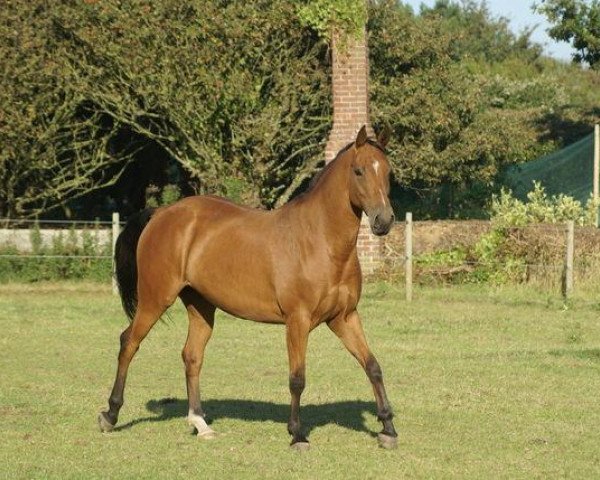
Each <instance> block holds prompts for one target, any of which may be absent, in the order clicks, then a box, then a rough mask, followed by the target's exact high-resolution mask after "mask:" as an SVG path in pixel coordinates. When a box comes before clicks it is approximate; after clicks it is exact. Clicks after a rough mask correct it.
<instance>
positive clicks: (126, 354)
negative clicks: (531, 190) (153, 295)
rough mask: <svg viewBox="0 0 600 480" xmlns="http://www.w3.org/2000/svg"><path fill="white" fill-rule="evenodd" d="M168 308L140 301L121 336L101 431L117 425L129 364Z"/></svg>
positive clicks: (99, 421) (102, 413) (107, 430)
mask: <svg viewBox="0 0 600 480" xmlns="http://www.w3.org/2000/svg"><path fill="white" fill-rule="evenodd" d="M166 308H167V307H165V306H161V305H158V304H157V303H155V302H142V301H140V302H139V303H138V308H137V311H136V314H135V317H133V321H132V322H131V323H130V324H129V326H128V327H127V328H126V329H125V330H124V331H123V333H122V334H121V337H120V340H121V348H120V350H119V363H118V367H117V376H116V378H115V383H114V385H113V388H112V392H111V394H110V397H109V398H108V411H104V412H101V413H100V415H99V416H98V424H99V425H100V430H102V431H103V432H110V431H111V430H112V429H113V428H114V426H115V425H116V423H117V420H118V418H119V410H121V407H122V406H123V391H124V390H125V380H126V379H127V370H128V368H129V364H130V363H131V360H132V359H133V356H134V355H135V353H136V352H137V350H138V348H139V346H140V343H141V341H142V340H143V339H144V338H145V337H146V335H147V334H148V332H149V331H150V329H151V328H152V327H153V326H154V324H155V323H156V321H157V320H158V319H159V318H160V316H161V315H162V314H163V313H164V311H165V310H166Z"/></svg>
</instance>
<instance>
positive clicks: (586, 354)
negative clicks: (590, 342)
mask: <svg viewBox="0 0 600 480" xmlns="http://www.w3.org/2000/svg"><path fill="white" fill-rule="evenodd" d="M549 353H550V355H552V356H553V357H572V358H576V359H578V360H591V361H593V362H600V348H581V349H561V350H550V352H549Z"/></svg>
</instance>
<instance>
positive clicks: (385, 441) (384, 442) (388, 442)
mask: <svg viewBox="0 0 600 480" xmlns="http://www.w3.org/2000/svg"><path fill="white" fill-rule="evenodd" d="M377 442H378V443H379V446H380V447H381V448H385V449H386V450H392V449H394V448H397V447H398V437H392V436H390V435H386V434H385V433H379V434H378V435H377Z"/></svg>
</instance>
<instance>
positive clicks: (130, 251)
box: [115, 208, 155, 320]
mask: <svg viewBox="0 0 600 480" xmlns="http://www.w3.org/2000/svg"><path fill="white" fill-rule="evenodd" d="M154 210H155V209H154V208H147V209H145V210H142V211H141V212H138V213H136V214H135V215H133V216H132V217H131V218H130V219H129V220H128V222H127V224H126V225H125V228H124V229H123V231H122V232H121V234H120V235H119V237H118V238H117V244H116V245H115V266H116V268H115V275H116V277H117V284H118V285H119V293H120V294H121V303H122V304H123V310H125V313H126V314H127V316H128V317H129V319H130V320H133V316H134V315H135V311H136V309H137V300H138V299H137V246H138V241H139V239H140V235H141V234H142V230H144V228H145V227H146V225H147V224H148V222H149V221H150V218H151V217H152V214H153V213H154Z"/></svg>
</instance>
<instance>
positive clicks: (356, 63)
mask: <svg viewBox="0 0 600 480" xmlns="http://www.w3.org/2000/svg"><path fill="white" fill-rule="evenodd" d="M331 43H332V67H333V68H332V87H333V128H332V129H331V132H330V133H329V139H328V141H327V145H326V147H325V160H326V161H327V162H330V161H331V160H333V159H334V158H335V156H336V154H337V153H338V152H339V151H340V150H341V149H342V148H343V147H345V146H346V145H348V143H350V142H351V141H353V140H354V139H355V138H356V134H357V133H358V131H359V130H360V128H361V127H362V126H363V125H367V131H368V132H369V136H370V137H373V136H374V135H373V129H372V128H371V124H370V122H369V91H368V84H369V57H368V51H367V43H366V35H365V33H364V32H363V35H362V36H361V38H360V39H355V38H354V37H348V38H347V39H346V42H345V44H342V45H340V41H339V38H336V35H333V38H332V42H331ZM382 254H383V241H382V239H381V238H380V237H376V236H375V235H373V234H372V233H371V229H370V228H369V221H368V219H367V217H366V215H363V218H362V221H361V224H360V232H359V235H358V257H359V260H360V264H361V268H362V271H363V273H366V274H370V273H373V271H374V270H375V269H376V268H377V267H378V266H379V265H380V264H381V261H382Z"/></svg>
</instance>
